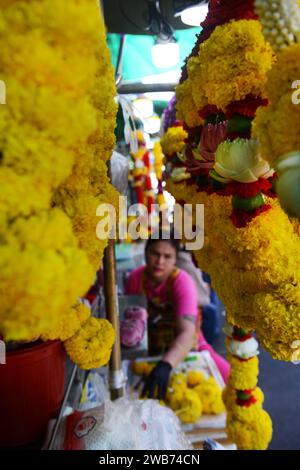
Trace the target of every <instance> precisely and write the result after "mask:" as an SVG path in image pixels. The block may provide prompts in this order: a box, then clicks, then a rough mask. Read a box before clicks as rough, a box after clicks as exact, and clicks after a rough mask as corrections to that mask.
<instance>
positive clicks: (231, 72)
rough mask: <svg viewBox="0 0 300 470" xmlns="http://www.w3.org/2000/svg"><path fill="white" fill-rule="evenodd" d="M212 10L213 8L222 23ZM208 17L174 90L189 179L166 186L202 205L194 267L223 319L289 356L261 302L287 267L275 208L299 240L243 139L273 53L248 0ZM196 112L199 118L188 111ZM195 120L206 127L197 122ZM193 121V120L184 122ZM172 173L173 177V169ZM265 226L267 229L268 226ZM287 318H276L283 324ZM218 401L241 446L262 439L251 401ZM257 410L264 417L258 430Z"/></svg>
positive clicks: (252, 147)
mask: <svg viewBox="0 0 300 470" xmlns="http://www.w3.org/2000/svg"><path fill="white" fill-rule="evenodd" d="M222 8H223V10H222ZM231 9H232V13H231ZM243 9H244V10H243ZM220 11H222V12H223V13H222V14H224V18H225V17H226V20H225V21H224V20H223V18H222V14H221V13H220ZM235 14H236V15H237V16H236V19H235V16H234V15H235ZM214 15H216V17H218V15H219V16H220V18H219V20H220V24H221V25H220V26H217V22H216V21H215V20H214V19H213V16H214ZM230 15H232V16H230ZM244 18H247V19H244ZM231 19H233V20H232V21H230V20H231ZM205 23H206V24H207V25H208V26H209V27H211V26H210V25H211V24H213V23H215V27H214V28H213V30H212V31H211V32H210V34H208V35H206V32H205V29H204V37H205V39H204V40H203V41H201V35H200V37H199V48H198V51H196V48H194V51H193V54H192V56H191V57H190V58H189V59H188V61H187V67H186V69H187V80H186V81H184V82H183V83H182V84H181V85H180V86H179V90H178V93H177V110H178V118H180V119H183V120H184V121H185V126H187V128H186V130H187V132H188V138H187V139H185V142H184V143H185V148H184V149H183V151H181V155H178V154H177V156H176V157H174V156H173V162H174V166H175V169H177V168H178V171H180V173H181V181H182V180H183V179H188V182H187V183H185V182H184V183H182V182H181V183H179V184H178V181H179V180H178V178H176V179H175V178H174V177H173V178H172V180H173V181H169V182H168V188H169V190H170V191H171V192H172V193H173V195H174V196H175V197H176V199H177V201H181V202H182V203H183V202H187V203H192V204H193V205H196V204H201V203H202V204H204V205H205V243H204V248H203V249H202V250H201V251H197V252H195V257H196V259H197V262H198V264H199V266H201V269H203V270H205V271H207V272H208V273H209V274H210V275H211V278H212V282H213V286H214V288H215V289H216V290H217V292H218V294H219V295H220V297H221V299H222V301H223V302H224V304H225V306H226V311H227V315H228V320H229V322H230V323H231V324H233V325H238V326H239V327H242V328H244V329H247V330H252V329H254V328H257V330H259V331H258V335H259V337H260V339H261V340H262V341H263V343H264V345H265V347H267V348H268V349H269V350H271V351H272V353H273V355H275V354H276V355H280V356H282V355H284V354H283V350H284V349H285V347H286V349H287V351H288V353H287V354H289V355H290V356H291V354H292V350H291V347H290V343H289V339H288V338H286V340H287V344H285V345H284V346H283V348H282V349H279V348H278V344H277V340H278V335H280V339H281V331H280V332H279V330H278V329H277V325H276V326H275V325H274V328H273V330H272V331H270V329H271V328H272V322H270V321H269V320H270V317H271V318H272V321H273V306H272V307H270V306H269V305H268V304H267V302H263V301H264V300H265V299H267V294H268V292H269V291H271V293H272V287H273V285H274V284H275V285H276V283H277V284H279V285H280V283H281V275H282V272H283V265H285V268H286V260H285V263H284V262H282V264H281V263H280V265H279V269H277V267H274V264H275V263H274V255H275V251H276V249H278V242H280V241H281V238H280V235H279V236H278V233H276V231H275V230H274V231H273V230H272V225H270V224H269V221H270V220H273V218H274V214H277V215H278V217H279V218H280V220H281V219H282V225H283V226H284V228H286V226H288V227H289V226H290V227H291V230H290V236H291V245H290V246H289V250H290V251H292V250H293V249H294V248H295V241H296V240H295V237H294V232H293V230H292V226H291V225H290V223H289V220H288V219H287V218H286V217H285V215H284V214H283V213H282V211H280V209H279V207H278V204H277V203H276V201H275V200H274V199H273V197H272V195H270V196H271V197H269V195H268V191H269V189H270V187H271V184H270V183H269V181H268V179H269V178H270V177H271V176H272V171H271V168H270V166H269V164H268V163H267V162H266V161H265V160H263V159H262V158H261V157H260V155H259V152H258V143H257V142H256V141H254V140H251V139H249V133H250V128H251V119H252V118H253V116H254V113H255V110H256V109H257V107H258V106H259V104H265V98H266V91H265V85H266V82H267V72H268V70H270V68H271V66H272V64H273V62H274V54H273V51H272V49H271V47H270V45H269V44H268V43H267V42H266V41H265V40H264V37H263V34H262V30H261V26H260V24H259V22H258V21H257V20H256V18H255V13H254V11H253V1H251V0H249V1H247V2H240V1H238V0H237V1H236V2H234V5H232V2H231V3H230V2H229V1H227V0H220V2H211V4H210V13H209V16H208V19H206V21H205ZM186 82H188V85H186V87H187V88H188V90H189V92H190V93H191V97H192V100H193V102H194V109H193V111H192V113H191V119H189V117H188V114H189V113H190V111H189V107H190V106H191V103H189V104H188V106H185V104H186V103H187V101H185V100H184V99H183V95H184V96H185V93H184V91H183V87H184V86H185V83H186ZM189 99H190V98H189ZM195 114H196V115H197V116H198V117H199V119H198V120H195V119H194V116H195ZM191 122H192V124H191ZM200 125H201V126H203V128H200V127H199V130H197V129H195V126H200ZM191 126H192V127H193V128H194V129H189V127H191ZM197 134H198V135H199V136H200V138H199V137H198V138H197ZM174 158H175V160H174ZM178 158H179V160H180V161H181V162H180V163H181V164H179V163H178ZM176 167H177V168H176ZM179 169H180V170H179ZM170 173H171V177H172V176H173V174H174V169H173V170H172V171H171V172H170ZM176 176H177V175H176ZM183 176H186V178H183ZM272 211H273V213H272V216H271V215H270V213H271V212H272ZM276 226H278V219H277V221H276ZM267 230H270V231H269V233H268V234H267ZM265 235H267V236H265ZM263 240H264V243H262V241H263ZM274 240H276V243H274ZM285 240H286V238H283V239H282V241H285ZM284 248H285V249H287V248H286V247H284ZM290 251H289V253H290ZM276 261H277V257H276ZM293 272H294V271H293ZM228 279H230V280H231V281H230V283H228ZM281 295H282V297H283V298H284V294H283V293H282V294H281ZM280 301H281V298H279V302H280ZM285 320H286V319H283V318H282V317H281V318H280V327H281V326H282V324H283V323H284V321H285ZM286 329H288V328H286ZM270 333H271V334H270ZM293 333H295V332H293ZM290 334H291V333H290ZM230 362H231V366H232V372H231V385H229V391H228V392H226V393H228V394H229V395H230V396H232V393H230V388H231V389H232V390H233V391H234V390H235V389H238V386H239V387H241V388H240V389H239V393H241V394H242V395H243V396H246V395H247V394H246V392H247V391H248V389H250V388H251V387H249V384H248V383H247V382H244V383H239V385H237V383H234V377H236V375H237V371H238V370H239V364H238V362H237V361H234V360H233V359H231V360H230ZM250 362H251V361H250ZM252 362H254V361H252ZM248 366H250V364H248ZM257 371H258V365H257ZM245 372H246V371H245ZM256 378H257V377H256ZM254 387H256V383H255V384H254ZM234 393H235V392H234ZM225 401H226V405H227V407H228V408H229V410H228V411H229V412H228V416H227V431H228V434H229V436H230V437H231V439H232V440H233V441H234V442H236V443H237V445H238V447H239V448H241V449H256V448H257V449H265V448H267V446H268V443H269V441H270V439H271V435H272V426H271V420H270V417H269V416H268V415H267V413H265V412H264V411H263V410H262V407H261V404H260V406H259V407H257V415H255V410H256V408H255V407H254V404H253V407H251V408H249V410H250V409H251V411H250V416H248V414H249V413H248V414H247V413H246V414H245V413H244V410H243V407H242V405H241V403H239V402H235V401H234V404H233V405H232V407H231V410H230V407H229V404H230V402H229V401H228V400H225ZM244 414H245V416H244ZM246 415H247V416H246ZM254 415H255V417H256V418H257V417H258V418H259V417H260V418H261V419H262V420H263V426H262V428H261V429H259V427H258V424H257V422H256V420H255V419H254Z"/></svg>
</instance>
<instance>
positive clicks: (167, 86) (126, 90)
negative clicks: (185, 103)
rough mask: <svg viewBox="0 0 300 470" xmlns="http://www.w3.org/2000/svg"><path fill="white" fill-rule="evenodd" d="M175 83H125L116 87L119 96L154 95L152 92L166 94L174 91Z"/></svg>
mask: <svg viewBox="0 0 300 470" xmlns="http://www.w3.org/2000/svg"><path fill="white" fill-rule="evenodd" d="M177 85H178V84H177V82H173V83H141V82H133V83H126V82H123V83H121V84H120V85H119V87H118V93H119V94H120V95H130V94H133V95H138V94H139V93H154V92H166V91H175V87H176V86H177Z"/></svg>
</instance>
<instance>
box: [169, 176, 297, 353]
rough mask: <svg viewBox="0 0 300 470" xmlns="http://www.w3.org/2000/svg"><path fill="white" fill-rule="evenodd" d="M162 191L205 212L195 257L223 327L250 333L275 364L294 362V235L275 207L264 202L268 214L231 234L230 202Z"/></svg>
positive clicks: (191, 189)
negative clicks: (221, 312)
mask: <svg viewBox="0 0 300 470" xmlns="http://www.w3.org/2000/svg"><path fill="white" fill-rule="evenodd" d="M167 189H168V190H169V191H170V192H171V194H173V196H174V197H175V198H176V200H184V201H186V202H187V203H190V204H193V206H194V205H196V204H204V206H205V211H204V224H205V225H204V226H205V240H204V247H203V249H202V250H200V251H196V252H195V257H196V260H197V262H198V264H199V266H201V268H202V269H203V270H204V271H208V272H209V273H210V275H211V277H212V281H213V286H214V288H215V289H216V290H217V292H218V293H219V295H220V298H221V299H222V301H223V302H224V304H225V305H226V311H227V317H228V321H229V322H230V323H232V324H235V325H238V326H240V327H243V328H246V329H255V330H256V331H257V334H258V337H259V339H260V341H261V342H262V344H263V346H264V348H266V349H267V350H268V351H269V352H270V353H271V354H272V356H273V357H274V358H278V359H281V360H286V361H291V360H295V352H297V351H295V348H293V347H292V344H293V342H294V341H296V340H298V339H300V322H299V316H300V294H299V289H298V287H297V286H299V283H300V278H299V277H300V276H299V269H298V266H299V265H300V254H299V250H298V246H299V233H298V232H297V231H295V229H294V225H293V224H292V223H291V222H290V220H289V218H288V217H287V215H286V214H285V213H284V212H283V211H282V209H281V208H280V206H279V203H278V201H277V200H275V199H268V203H269V204H270V205H271V206H272V209H271V210H270V211H268V212H266V213H264V214H261V215H260V216H259V217H256V218H255V219H253V220H252V221H251V222H250V223H249V224H248V225H247V227H245V228H242V229H236V228H235V227H234V226H233V224H232V223H231V220H230V213H231V197H228V196H226V197H225V196H219V195H217V194H212V195H208V194H206V193H203V192H197V189H196V187H195V186H193V185H186V184H176V183H172V182H171V181H170V180H168V182H167ZM279 253H280V256H279ZM229 278H230V279H231V280H232V282H230V283H228V282H227V279H229Z"/></svg>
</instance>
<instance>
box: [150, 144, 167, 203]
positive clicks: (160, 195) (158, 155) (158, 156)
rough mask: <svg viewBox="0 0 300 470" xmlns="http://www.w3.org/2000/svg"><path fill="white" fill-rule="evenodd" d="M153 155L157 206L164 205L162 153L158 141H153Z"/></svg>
mask: <svg viewBox="0 0 300 470" xmlns="http://www.w3.org/2000/svg"><path fill="white" fill-rule="evenodd" d="M153 155H154V171H155V176H156V178H157V196H156V197H157V203H158V205H159V207H164V206H165V204H166V200H165V196H164V188H163V165H164V154H163V152H162V148H161V144H160V142H159V141H157V142H155V143H154V148H153Z"/></svg>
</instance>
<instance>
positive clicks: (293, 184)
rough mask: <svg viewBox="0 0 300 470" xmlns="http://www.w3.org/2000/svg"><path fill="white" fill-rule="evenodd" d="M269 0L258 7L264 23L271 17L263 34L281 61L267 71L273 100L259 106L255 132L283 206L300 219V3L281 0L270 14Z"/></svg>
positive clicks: (257, 5)
mask: <svg viewBox="0 0 300 470" xmlns="http://www.w3.org/2000/svg"><path fill="white" fill-rule="evenodd" d="M270 3H271V1H269V0H266V1H263V2H262V1H258V0H257V1H256V7H257V10H258V12H259V14H260V16H261V19H262V22H263V24H267V19H268V24H269V27H268V28H267V27H265V28H264V34H265V35H266V37H268V39H269V41H270V42H271V44H272V46H273V47H274V48H276V49H279V53H278V61H277V63H276V64H275V66H274V67H273V68H272V70H271V71H270V73H269V74H268V83H267V92H268V97H269V102H270V104H269V106H268V107H267V108H261V109H259V110H258V113H257V116H256V118H255V120H254V122H253V135H254V136H255V137H258V138H259V139H260V142H261V151H262V155H263V157H264V158H265V159H266V160H268V161H269V162H270V163H271V164H272V165H273V166H274V167H275V168H276V170H277V171H278V174H279V179H278V182H277V193H278V197H279V199H280V202H281V205H282V207H283V209H284V210H285V211H286V212H287V213H288V214H289V215H291V216H292V217H295V216H296V217H298V220H300V124H299V123H300V101H299V96H300V94H299V85H300V82H299V80H300V8H299V7H300V4H299V2H298V6H297V4H296V3H295V2H289V1H287V0H280V1H278V2H277V5H276V6H277V10H274V9H273V11H272V15H271V18H270V13H269V11H270V10H269V8H270ZM278 12H279V13H280V15H278ZM282 22H284V23H285V27H284V28H282ZM270 28H271V30H272V31H273V32H274V31H276V32H277V34H276V36H274V35H272V34H270ZM278 38H279V39H280V40H279V39H278ZM297 89H298V91H297ZM287 116H288V119H287Z"/></svg>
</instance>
